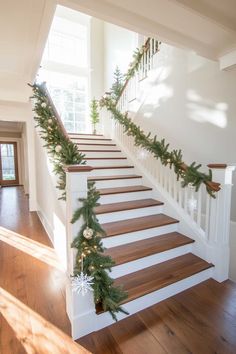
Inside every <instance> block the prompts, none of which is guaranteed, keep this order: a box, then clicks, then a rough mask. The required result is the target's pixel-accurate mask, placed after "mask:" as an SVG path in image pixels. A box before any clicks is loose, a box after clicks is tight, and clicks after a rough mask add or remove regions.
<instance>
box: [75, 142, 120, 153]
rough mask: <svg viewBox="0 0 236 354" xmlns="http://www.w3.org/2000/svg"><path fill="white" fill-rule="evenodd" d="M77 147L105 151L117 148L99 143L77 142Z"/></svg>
mask: <svg viewBox="0 0 236 354" xmlns="http://www.w3.org/2000/svg"><path fill="white" fill-rule="evenodd" d="M74 142H75V141H74ZM75 143H76V142H75ZM91 144H92V143H91ZM77 147H78V149H79V150H96V149H98V150H104V151H106V150H112V149H117V146H113V145H112V146H109V145H99V144H97V145H81V144H77Z"/></svg>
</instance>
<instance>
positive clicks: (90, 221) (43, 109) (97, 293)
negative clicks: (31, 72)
mask: <svg viewBox="0 0 236 354" xmlns="http://www.w3.org/2000/svg"><path fill="white" fill-rule="evenodd" d="M30 86H31V87H32V89H33V96H32V98H33V99H34V112H35V113H36V116H35V120H36V122H37V127H39V128H40V132H39V133H40V136H41V138H42V139H43V140H44V141H45V145H44V146H45V147H46V148H47V150H48V152H49V155H50V157H51V161H52V163H53V165H54V172H55V173H56V174H57V175H58V176H59V180H58V186H57V187H58V188H59V189H60V190H61V191H62V197H61V198H59V199H64V200H65V199H66V195H65V187H66V174H65V171H64V167H65V165H74V164H84V163H85V161H84V160H83V159H84V155H83V154H81V153H80V152H79V151H78V149H77V145H76V144H74V143H73V142H71V141H70V140H69V139H68V138H67V137H66V136H65V135H64V132H63V130H62V129H61V127H60V125H59V124H58V121H57V119H56V117H55V113H54V110H53V107H52V106H51V105H50V100H49V99H48V97H47V93H46V90H45V86H44V84H42V85H37V84H34V85H30ZM98 200H99V193H98V192H97V191H96V189H95V187H94V185H93V184H92V183H89V184H88V197H87V199H83V200H82V202H83V205H82V207H81V208H79V209H78V210H76V212H75V214H74V216H73V219H72V221H71V222H73V223H74V222H75V221H77V220H78V219H79V218H83V220H84V225H83V226H82V227H81V229H80V231H79V232H78V235H77V237H76V238H75V239H74V241H73V243H72V247H74V248H76V249H77V254H76V265H75V269H74V276H76V275H77V274H78V273H80V271H81V270H82V269H81V263H80V261H81V259H82V257H83V259H84V262H83V268H84V270H85V272H86V273H87V274H88V275H91V276H92V277H93V278H94V281H93V285H92V288H93V290H94V302H95V304H96V305H97V304H100V305H101V307H102V309H103V310H104V311H109V312H110V313H111V315H112V317H113V318H114V319H115V320H116V313H117V312H123V313H127V312H126V311H125V310H123V309H122V307H121V306H120V305H119V304H120V303H121V302H122V301H123V300H124V299H125V298H126V297H127V294H126V293H125V292H124V291H123V290H122V289H121V288H120V287H115V286H114V285H113V283H114V281H113V279H111V278H110V276H109V274H108V272H109V271H110V270H111V267H112V266H114V262H113V260H112V259H111V257H109V256H105V255H104V254H103V253H104V247H103V246H102V240H101V237H102V236H105V232H104V231H103V230H102V228H101V225H100V224H99V222H98V220H97V218H96V215H95V213H94V208H95V207H96V206H97V205H98ZM86 228H90V229H91V230H92V233H93V235H92V238H91V239H89V240H88V239H86V238H85V237H84V231H85V229H86Z"/></svg>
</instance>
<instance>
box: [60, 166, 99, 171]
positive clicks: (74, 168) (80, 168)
mask: <svg viewBox="0 0 236 354" xmlns="http://www.w3.org/2000/svg"><path fill="white" fill-rule="evenodd" d="M92 170H93V167H91V166H87V165H67V166H64V171H65V172H90V171H92Z"/></svg>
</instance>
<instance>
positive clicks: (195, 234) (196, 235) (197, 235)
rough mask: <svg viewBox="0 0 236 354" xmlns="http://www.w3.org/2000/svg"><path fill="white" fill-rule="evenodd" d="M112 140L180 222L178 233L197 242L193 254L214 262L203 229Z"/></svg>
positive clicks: (125, 149)
mask: <svg viewBox="0 0 236 354" xmlns="http://www.w3.org/2000/svg"><path fill="white" fill-rule="evenodd" d="M112 139H113V140H114V141H115V142H116V144H117V146H118V147H119V148H120V149H121V150H122V152H123V153H124V154H125V155H126V156H127V157H128V159H129V160H130V161H131V163H132V164H133V165H134V166H135V170H136V172H137V173H138V174H141V175H142V176H143V182H144V184H145V185H146V186H149V187H151V188H152V189H153V191H152V193H153V195H152V197H153V198H154V199H158V200H161V201H162V202H164V206H163V212H164V213H165V214H167V215H169V216H171V217H173V218H175V219H178V220H179V221H180V222H179V225H178V231H179V232H180V233H183V234H185V235H187V236H189V237H191V238H192V239H194V240H195V242H194V245H193V250H192V253H193V254H195V255H196V256H198V257H200V258H202V259H204V260H206V261H207V262H212V259H211V258H210V256H209V254H210V246H209V244H208V243H207V240H206V239H205V235H204V232H203V231H202V229H201V228H200V227H198V226H197V224H195V223H194V222H193V221H192V220H191V218H190V216H189V215H188V214H186V213H185V212H184V210H183V209H182V208H180V206H179V205H178V203H177V202H176V201H175V200H173V198H172V197H171V196H170V195H169V193H168V192H167V191H166V190H165V189H164V188H163V187H162V186H161V185H159V184H158V183H157V182H156V181H155V180H154V178H153V177H152V175H151V174H150V173H149V172H148V171H147V170H146V169H144V168H143V166H142V163H141V162H140V160H138V159H137V158H136V157H135V156H134V155H133V154H132V153H130V151H129V150H128V149H127V148H126V147H125V146H124V145H123V144H122V143H121V141H119V140H118V139H117V138H116V137H115V136H112ZM213 272H214V270H213Z"/></svg>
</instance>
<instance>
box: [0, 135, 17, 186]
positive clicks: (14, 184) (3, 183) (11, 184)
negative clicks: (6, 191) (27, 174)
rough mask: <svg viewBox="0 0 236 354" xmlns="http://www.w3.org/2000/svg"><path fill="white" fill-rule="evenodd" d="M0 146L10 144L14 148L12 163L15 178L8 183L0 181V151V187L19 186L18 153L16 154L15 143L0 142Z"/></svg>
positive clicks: (0, 164)
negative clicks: (13, 164)
mask: <svg viewBox="0 0 236 354" xmlns="http://www.w3.org/2000/svg"><path fill="white" fill-rule="evenodd" d="M1 144H12V145H13V147H14V163H15V176H16V179H15V180H12V181H9V180H6V181H4V180H3V179H2V156H1V149H0V185H1V186H16V185H19V169H18V152H17V142H16V141H0V145H1Z"/></svg>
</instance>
